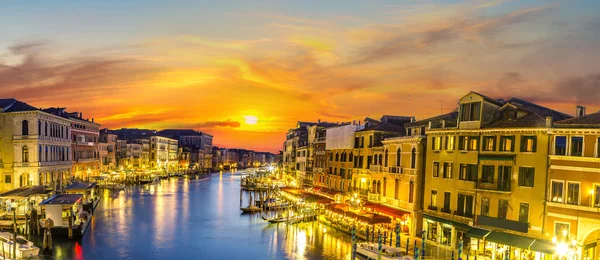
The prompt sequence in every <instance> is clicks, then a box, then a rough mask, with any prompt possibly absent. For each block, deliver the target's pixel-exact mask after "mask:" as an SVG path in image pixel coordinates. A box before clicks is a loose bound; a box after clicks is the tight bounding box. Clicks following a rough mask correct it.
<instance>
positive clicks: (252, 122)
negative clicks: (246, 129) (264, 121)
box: [244, 116, 258, 125]
mask: <svg viewBox="0 0 600 260" xmlns="http://www.w3.org/2000/svg"><path fill="white" fill-rule="evenodd" d="M244 118H245V119H246V124H248V125H256V123H258V117H255V116H244Z"/></svg>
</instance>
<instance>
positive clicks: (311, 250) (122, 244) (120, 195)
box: [36, 172, 350, 259]
mask: <svg viewBox="0 0 600 260" xmlns="http://www.w3.org/2000/svg"><path fill="white" fill-rule="evenodd" d="M224 175H225V176H224ZM239 182H240V176H239V174H231V173H229V172H224V173H215V174H213V175H212V176H210V178H195V177H192V178H189V179H184V178H181V179H171V180H163V181H161V182H160V183H157V184H152V185H146V186H142V187H134V188H127V189H126V190H123V191H103V193H102V201H101V203H100V206H99V208H98V209H97V210H96V213H95V216H94V218H93V221H92V225H91V226H90V230H89V231H88V234H86V236H85V237H84V238H83V240H82V241H79V242H70V241H64V240H61V239H59V238H56V239H55V242H56V243H55V251H54V252H55V255H54V256H45V257H44V258H45V259H197V258H202V259H349V258H350V244H349V242H350V237H349V236H348V235H346V234H343V233H340V232H337V231H335V230H332V229H330V228H326V227H325V226H324V225H323V224H321V223H318V222H310V223H301V224H294V225H286V224H272V225H269V224H267V223H266V222H265V221H263V220H262V219H261V217H260V214H254V215H245V214H240V213H241V212H240V210H239V200H240V191H239ZM242 199H243V200H244V204H246V203H248V199H249V197H248V194H247V193H242ZM325 230H326V231H325ZM39 242H41V241H39ZM36 243H37V242H36ZM38 244H40V245H41V243H38Z"/></svg>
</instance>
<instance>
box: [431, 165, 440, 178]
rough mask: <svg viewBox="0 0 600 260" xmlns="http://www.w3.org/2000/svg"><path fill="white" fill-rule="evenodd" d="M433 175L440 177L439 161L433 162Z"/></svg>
mask: <svg viewBox="0 0 600 260" xmlns="http://www.w3.org/2000/svg"><path fill="white" fill-rule="evenodd" d="M432 172H433V177H436V178H437V177H440V163H439V162H433V169H432Z"/></svg>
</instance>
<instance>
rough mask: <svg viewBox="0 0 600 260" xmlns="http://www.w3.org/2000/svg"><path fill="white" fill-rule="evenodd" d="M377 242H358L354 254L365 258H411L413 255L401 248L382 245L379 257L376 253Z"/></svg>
mask: <svg viewBox="0 0 600 260" xmlns="http://www.w3.org/2000/svg"><path fill="white" fill-rule="evenodd" d="M378 246H379V245H378V244H377V243H358V245H357V246H356V254H357V255H358V256H359V257H360V258H361V259H367V260H377V259H381V260H398V259H401V260H412V259H414V257H412V256H409V255H407V254H406V253H404V252H402V249H401V248H395V247H390V246H386V245H382V247H381V255H380V258H378V257H377V255H378Z"/></svg>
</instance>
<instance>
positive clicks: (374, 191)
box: [371, 181, 377, 193]
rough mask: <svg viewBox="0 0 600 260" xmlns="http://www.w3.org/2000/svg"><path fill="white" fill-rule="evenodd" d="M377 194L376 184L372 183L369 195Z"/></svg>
mask: <svg viewBox="0 0 600 260" xmlns="http://www.w3.org/2000/svg"><path fill="white" fill-rule="evenodd" d="M376 192H377V182H376V181H373V185H372V187H371V193H376Z"/></svg>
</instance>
